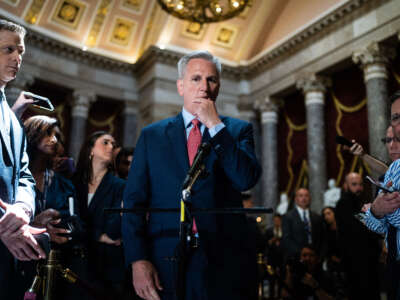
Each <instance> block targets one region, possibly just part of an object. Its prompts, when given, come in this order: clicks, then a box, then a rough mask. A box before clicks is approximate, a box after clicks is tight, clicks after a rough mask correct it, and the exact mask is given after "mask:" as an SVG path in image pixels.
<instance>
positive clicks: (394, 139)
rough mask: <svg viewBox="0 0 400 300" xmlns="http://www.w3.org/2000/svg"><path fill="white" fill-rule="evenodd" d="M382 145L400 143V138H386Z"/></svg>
mask: <svg viewBox="0 0 400 300" xmlns="http://www.w3.org/2000/svg"><path fill="white" fill-rule="evenodd" d="M381 141H382V143H384V144H390V143H391V142H398V143H399V142H400V139H399V138H398V137H395V136H394V137H384V138H383V139H381Z"/></svg>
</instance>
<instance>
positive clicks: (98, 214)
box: [74, 172, 125, 282]
mask: <svg viewBox="0 0 400 300" xmlns="http://www.w3.org/2000/svg"><path fill="white" fill-rule="evenodd" d="M74 184H75V188H76V192H77V198H78V202H79V211H80V212H81V218H82V220H83V222H84V223H85V225H86V230H87V234H88V239H87V243H88V248H89V263H90V266H91V270H92V271H94V273H95V275H96V277H98V278H99V279H101V280H103V279H105V280H109V281H113V282H120V281H122V280H123V278H124V275H125V269H124V262H123V261H124V259H123V250H122V246H114V245H107V244H105V243H101V242H98V240H99V238H100V236H101V235H102V234H103V233H106V234H107V235H108V236H109V237H110V238H111V239H113V240H116V239H119V238H121V216H120V214H119V213H116V214H115V213H114V214H113V213H105V212H104V208H121V203H122V195H123V192H124V187H125V180H123V179H120V178H118V177H115V176H114V175H113V174H111V173H110V172H108V173H106V175H104V177H103V179H102V181H101V182H100V184H99V186H98V188H97V190H96V192H95V194H94V195H93V198H92V201H91V202H90V204H89V206H88V205H87V199H88V186H87V184H83V183H82V182H80V181H79V178H75V180H74Z"/></svg>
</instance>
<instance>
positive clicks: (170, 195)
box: [122, 114, 261, 289]
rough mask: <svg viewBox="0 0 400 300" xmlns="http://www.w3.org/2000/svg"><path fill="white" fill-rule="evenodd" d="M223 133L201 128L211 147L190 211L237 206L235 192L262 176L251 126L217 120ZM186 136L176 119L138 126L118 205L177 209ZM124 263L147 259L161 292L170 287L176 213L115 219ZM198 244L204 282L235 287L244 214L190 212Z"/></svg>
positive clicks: (241, 253) (244, 238)
mask: <svg viewBox="0 0 400 300" xmlns="http://www.w3.org/2000/svg"><path fill="white" fill-rule="evenodd" d="M221 120H222V122H223V123H224V124H225V126H226V127H225V128H223V129H222V130H221V131H219V132H218V133H217V134H216V135H215V136H214V137H213V138H210V136H209V133H208V130H207V129H206V130H205V131H204V133H203V137H202V142H205V141H209V142H210V144H211V146H212V149H211V152H210V154H209V156H208V157H207V158H206V160H205V167H206V170H207V171H208V173H209V175H208V177H207V178H205V179H201V180H199V181H198V182H196V183H195V185H194V186H193V190H192V192H193V195H192V197H191V201H192V203H193V208H223V207H242V203H241V191H245V190H248V189H250V188H251V187H253V186H254V185H255V184H256V182H257V180H258V179H259V177H260V174H261V167H260V165H259V163H258V162H257V159H256V156H255V153H254V142H253V130H252V126H251V124H250V123H248V122H245V121H242V120H238V119H233V118H229V117H221ZM186 143H187V142H186V132H185V128H184V122H183V118H182V115H181V114H178V115H177V116H176V117H173V118H169V119H166V120H163V121H160V122H157V123H154V124H152V125H149V126H147V127H146V128H144V129H143V131H142V133H141V135H140V137H139V140H138V143H137V145H136V149H135V156H134V159H133V164H132V167H131V169H130V172H129V176H128V181H127V185H126V189H125V193H124V207H125V208H134V207H160V208H178V207H179V206H180V199H181V185H182V183H183V180H184V179H185V176H186V173H187V172H188V170H189V161H188V153H187V146H186ZM122 224H123V225H122V234H123V241H124V246H125V256H126V262H127V263H128V264H130V263H132V262H134V261H137V260H142V259H146V260H150V261H151V262H152V263H153V264H154V265H155V267H156V269H157V271H158V273H159V275H160V277H161V281H162V284H163V285H164V289H165V288H168V285H169V284H172V281H171V278H172V277H173V273H172V270H173V268H172V267H171V262H169V261H168V259H167V258H168V257H172V256H173V255H174V250H175V247H176V245H177V243H178V240H179V215H178V214H177V213H166V214H162V213H151V214H150V215H149V218H148V220H147V221H146V218H145V217H143V216H140V215H137V214H125V215H124V216H123V222H122ZM196 224H197V227H198V231H199V235H200V245H201V248H202V249H203V251H204V253H205V255H206V257H207V262H208V263H207V265H208V272H207V273H208V274H207V276H209V277H208V278H209V279H210V282H212V281H213V279H214V280H215V281H218V279H224V280H225V279H226V284H227V285H231V286H230V288H232V285H233V288H234V287H235V285H237V286H240V285H241V282H242V280H244V277H245V275H244V274H240V270H241V266H242V267H243V269H244V266H245V265H246V264H247V263H248V261H245V260H243V259H242V257H244V256H246V255H245V252H246V251H247V250H248V248H249V247H248V246H249V245H248V243H246V241H247V240H248V235H247V231H246V228H247V227H246V218H245V216H244V215H215V214H214V215H211V214H210V215H205V214H201V215H197V216H196Z"/></svg>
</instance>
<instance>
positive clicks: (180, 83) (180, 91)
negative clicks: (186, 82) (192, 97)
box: [176, 79, 183, 96]
mask: <svg viewBox="0 0 400 300" xmlns="http://www.w3.org/2000/svg"><path fill="white" fill-rule="evenodd" d="M176 88H177V90H178V94H179V96H183V79H178V80H177V81H176Z"/></svg>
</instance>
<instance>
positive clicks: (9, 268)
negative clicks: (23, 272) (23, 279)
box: [0, 241, 17, 300]
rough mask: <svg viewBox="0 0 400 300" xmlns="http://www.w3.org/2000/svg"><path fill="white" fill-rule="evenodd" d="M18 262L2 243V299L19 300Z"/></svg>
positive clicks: (0, 275) (0, 253) (0, 246)
mask: <svg viewBox="0 0 400 300" xmlns="http://www.w3.org/2000/svg"><path fill="white" fill-rule="evenodd" d="M15 262H16V260H15V259H14V257H13V256H12V254H11V253H10V251H8V249H7V248H6V246H4V244H3V242H1V241H0V299H9V300H14V299H17V289H16V286H15V277H16V266H15Z"/></svg>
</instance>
